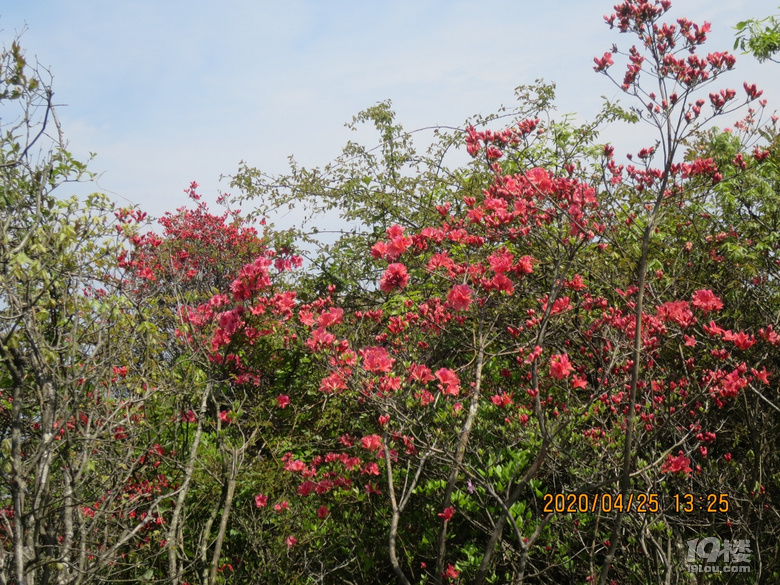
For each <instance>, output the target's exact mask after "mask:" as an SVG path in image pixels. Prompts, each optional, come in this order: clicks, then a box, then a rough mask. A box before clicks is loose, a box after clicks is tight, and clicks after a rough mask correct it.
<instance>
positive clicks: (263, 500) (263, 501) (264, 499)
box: [255, 494, 268, 508]
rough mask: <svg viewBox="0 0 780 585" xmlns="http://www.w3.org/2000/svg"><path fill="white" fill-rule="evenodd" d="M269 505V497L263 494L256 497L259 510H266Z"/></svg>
mask: <svg viewBox="0 0 780 585" xmlns="http://www.w3.org/2000/svg"><path fill="white" fill-rule="evenodd" d="M267 504H268V496H264V495H263V494H257V495H256V496H255V506H257V507H258V508H265V507H266V505H267Z"/></svg>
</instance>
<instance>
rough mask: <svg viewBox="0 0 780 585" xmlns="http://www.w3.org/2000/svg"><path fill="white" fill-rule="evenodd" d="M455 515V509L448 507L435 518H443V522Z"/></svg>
mask: <svg viewBox="0 0 780 585" xmlns="http://www.w3.org/2000/svg"><path fill="white" fill-rule="evenodd" d="M454 515H455V508H454V507H453V506H450V507H449V508H444V511H443V512H439V513H438V514H437V516H438V517H439V518H443V519H444V520H445V521H447V522H448V521H450V520H452V517H453V516H454Z"/></svg>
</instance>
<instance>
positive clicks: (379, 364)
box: [360, 347, 395, 373]
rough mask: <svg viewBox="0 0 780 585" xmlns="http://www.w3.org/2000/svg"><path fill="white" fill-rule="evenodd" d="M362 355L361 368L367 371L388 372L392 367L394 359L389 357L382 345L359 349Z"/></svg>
mask: <svg viewBox="0 0 780 585" xmlns="http://www.w3.org/2000/svg"><path fill="white" fill-rule="evenodd" d="M360 355H361V356H363V369H364V370H366V371H367V372H377V373H379V372H385V373H386V372H389V371H390V370H391V369H392V368H393V364H394V363H395V360H394V359H393V358H391V357H390V356H389V355H388V353H387V350H386V349H384V348H382V347H367V348H366V349H361V350H360Z"/></svg>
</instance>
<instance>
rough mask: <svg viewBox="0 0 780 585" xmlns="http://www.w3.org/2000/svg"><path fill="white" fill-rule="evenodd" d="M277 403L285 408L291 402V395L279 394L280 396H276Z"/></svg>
mask: <svg viewBox="0 0 780 585" xmlns="http://www.w3.org/2000/svg"><path fill="white" fill-rule="evenodd" d="M276 404H277V405H278V406H279V408H281V409H285V408H286V407H287V406H288V405H289V404H290V397H289V396H286V395H284V394H279V396H277V397H276Z"/></svg>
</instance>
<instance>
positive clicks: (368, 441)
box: [360, 435, 382, 451]
mask: <svg viewBox="0 0 780 585" xmlns="http://www.w3.org/2000/svg"><path fill="white" fill-rule="evenodd" d="M360 444H361V445H363V448H364V449H368V450H369V451H377V450H379V449H381V448H382V437H380V436H379V435H367V436H365V437H363V438H362V439H360Z"/></svg>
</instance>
